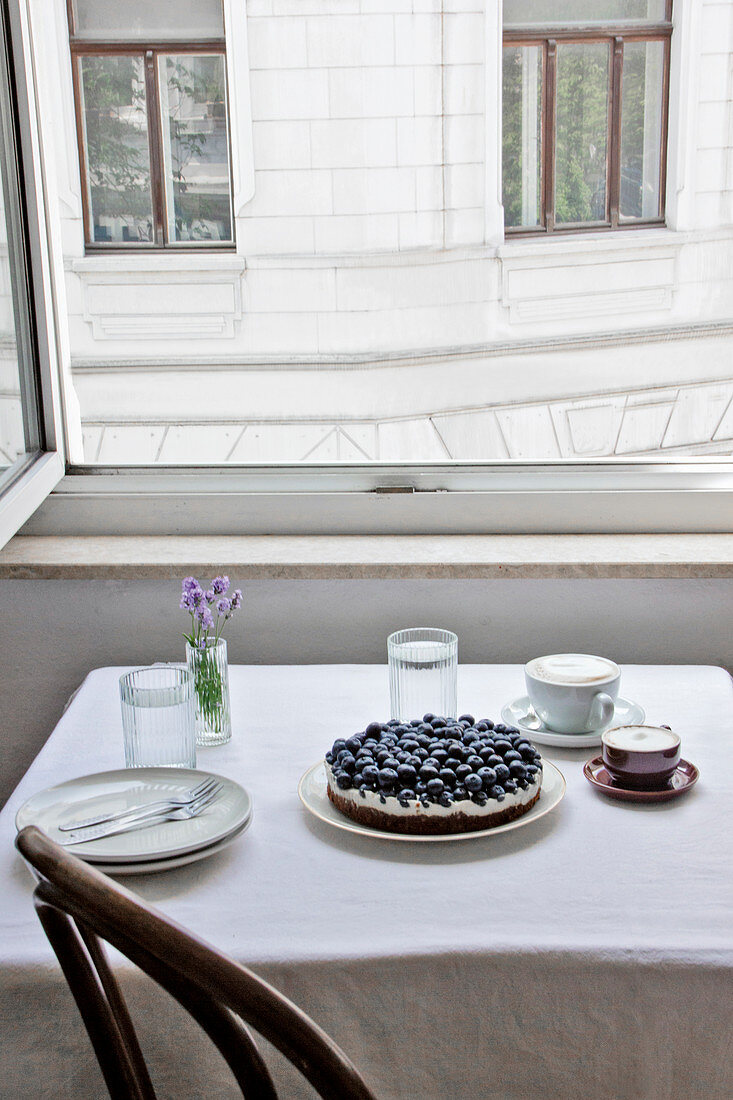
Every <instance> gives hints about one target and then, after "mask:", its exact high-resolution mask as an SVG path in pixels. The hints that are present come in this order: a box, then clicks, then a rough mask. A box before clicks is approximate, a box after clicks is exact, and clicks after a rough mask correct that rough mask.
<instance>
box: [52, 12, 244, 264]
mask: <svg viewBox="0 0 733 1100" xmlns="http://www.w3.org/2000/svg"><path fill="white" fill-rule="evenodd" d="M68 13H69V45H70V47H71V66H72V77H73V84H74V108H75V112H76V137H77V146H78V151H79V172H80V176H81V198H82V210H83V215H84V241H85V249H86V251H87V252H110V251H124V252H130V251H133V252H138V251H142V252H151V251H161V250H165V251H173V250H175V251H176V252H187V251H193V252H200V251H201V250H202V249H203V250H204V251H207V252H208V251H217V252H222V251H224V252H233V251H234V250H235V241H234V214H233V209H232V240H231V241H222V242H220V243H219V242H217V241H171V240H169V239H168V223H167V219H166V216H165V179H164V174H163V131H162V119H161V110H160V91H159V81H158V58H159V57H160V56H161V55H164V54H186V53H189V54H220V55H221V56H222V57H223V58H224V74H225V78H226V71H227V58H226V42H225V41H224V39H223V38H212V39H195V40H193V39H187V40H186V41H183V42H180V41H175V40H170V41H168V40H166V41H146V40H141V41H139V42H138V41H134V40H128V41H125V42H117V41H114V42H112V41H104V40H103V41H99V42H97V41H96V40H94V39H89V38H84V39H80V38H76V37H75V36H74V22H73V11H72V4H71V0H69V4H68ZM115 54H117V55H122V56H127V57H141V58H143V59H144V62H145V106H146V111H147V121H148V149H149V156H150V190H151V198H152V207H153V237H154V239H153V240H152V241H150V242H146V241H130V242H129V243H128V242H126V241H110V242H109V244H106V243H104V242H101V241H95V240H94V232H93V226H92V218H91V211H90V209H89V192H88V167H87V156H86V147H85V143H84V119H83V113H82V103H83V99H82V94H81V91H82V89H81V77H80V69H81V65H80V61H81V58H82V57H84V56H90V55H91V56H94V57H101V56H105V55H108V56H109V55H115ZM226 116H227V117H226V122H227V151H228V154H229V198H230V202H231V201H232V199H233V193H234V192H233V180H232V156H231V148H232V143H231V127H230V122H229V105H228V96H227V113H226ZM232 208H233V203H232Z"/></svg>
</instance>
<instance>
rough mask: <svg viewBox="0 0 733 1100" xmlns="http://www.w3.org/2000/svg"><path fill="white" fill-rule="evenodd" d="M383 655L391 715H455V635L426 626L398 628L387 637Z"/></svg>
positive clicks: (456, 646) (393, 716)
mask: <svg viewBox="0 0 733 1100" xmlns="http://www.w3.org/2000/svg"><path fill="white" fill-rule="evenodd" d="M387 657H388V660H389V701H390V707H391V712H392V718H399V719H400V720H401V721H408V722H409V721H410V720H411V719H412V718H422V716H423V714H427V713H428V712H432V713H433V714H436V715H439V716H440V717H441V718H457V717H458V706H457V701H456V697H457V692H456V682H457V674H458V638H457V636H456V635H455V634H453V633H452V632H451V631H450V630H439V629H437V628H435V627H427V626H415V627H411V628H410V629H409V630H398V631H396V632H395V633H394V634H390V636H389V637H388V638H387Z"/></svg>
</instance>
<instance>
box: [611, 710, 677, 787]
mask: <svg viewBox="0 0 733 1100" xmlns="http://www.w3.org/2000/svg"><path fill="white" fill-rule="evenodd" d="M601 742H602V748H601V756H602V758H603V763H604V764H605V766H606V770H607V771H608V773H609V774H610V776H611V778H612V779H613V780H614V782H615V783H618V784H619V785H620V786H622V787H630V788H632V789H633V790H640V791H644V790H646V791H653V790H662V789H663V788H664V787H666V786H667V784H668V783H669V781H670V779H671V778H672V776H673V775H674V772H675V769H676V768H677V765H678V764H679V762H680V739H679V737H678V736H677V734H676V733H673V732H672V730H671V729H669V728H668V727H666V726H616V727H615V728H613V729H609V730H605V731H604V733H603V734H602V735H601Z"/></svg>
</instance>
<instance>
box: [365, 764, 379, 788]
mask: <svg viewBox="0 0 733 1100" xmlns="http://www.w3.org/2000/svg"><path fill="white" fill-rule="evenodd" d="M361 777H362V779H363V780H364V782H365V783H371V784H373V785H374V786H376V785H377V783H378V782H379V768H377V767H375V766H374V764H367V766H366V767H365V768H364V769H363V771H362V773H361Z"/></svg>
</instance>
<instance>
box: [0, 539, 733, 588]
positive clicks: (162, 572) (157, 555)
mask: <svg viewBox="0 0 733 1100" xmlns="http://www.w3.org/2000/svg"><path fill="white" fill-rule="evenodd" d="M221 570H224V571H226V572H229V573H232V574H234V575H236V576H237V578H238V579H239V580H241V581H248V580H333V579H341V580H349V579H353V580H386V579H390V580H399V579H404V580H423V579H431V580H471V579H475V580H487V579H498V578H503V577H507V578H512V579H522V578H525V579H526V578H533V579H553V578H554V579H571V578H572V579H594V580H602V579H615V578H668V579H669V578H681V579H724V578H731V577H733V535H725V534H701V535H510V536H499V535H451V536H443V535H438V536H432V535H420V536H400V535H394V536H387V537H384V536H364V535H340V536H334V535H311V536H304V537H299V536H291V535H255V536H178V535H176V536H128V537H126V536H73V537H57V536H16V537H15V538H14V539H12V540H11V541H10V542H9V543H8V545H7V546H6V547H5V548H4V549H3V550H2V551H0V579H15V580H49V579H77V580H78V579H83V580H94V579H118V580H143V579H150V578H155V579H172V578H180V577H182V576H184V575H185V574H187V573H198V572H203V573H214V572H218V571H221Z"/></svg>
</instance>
